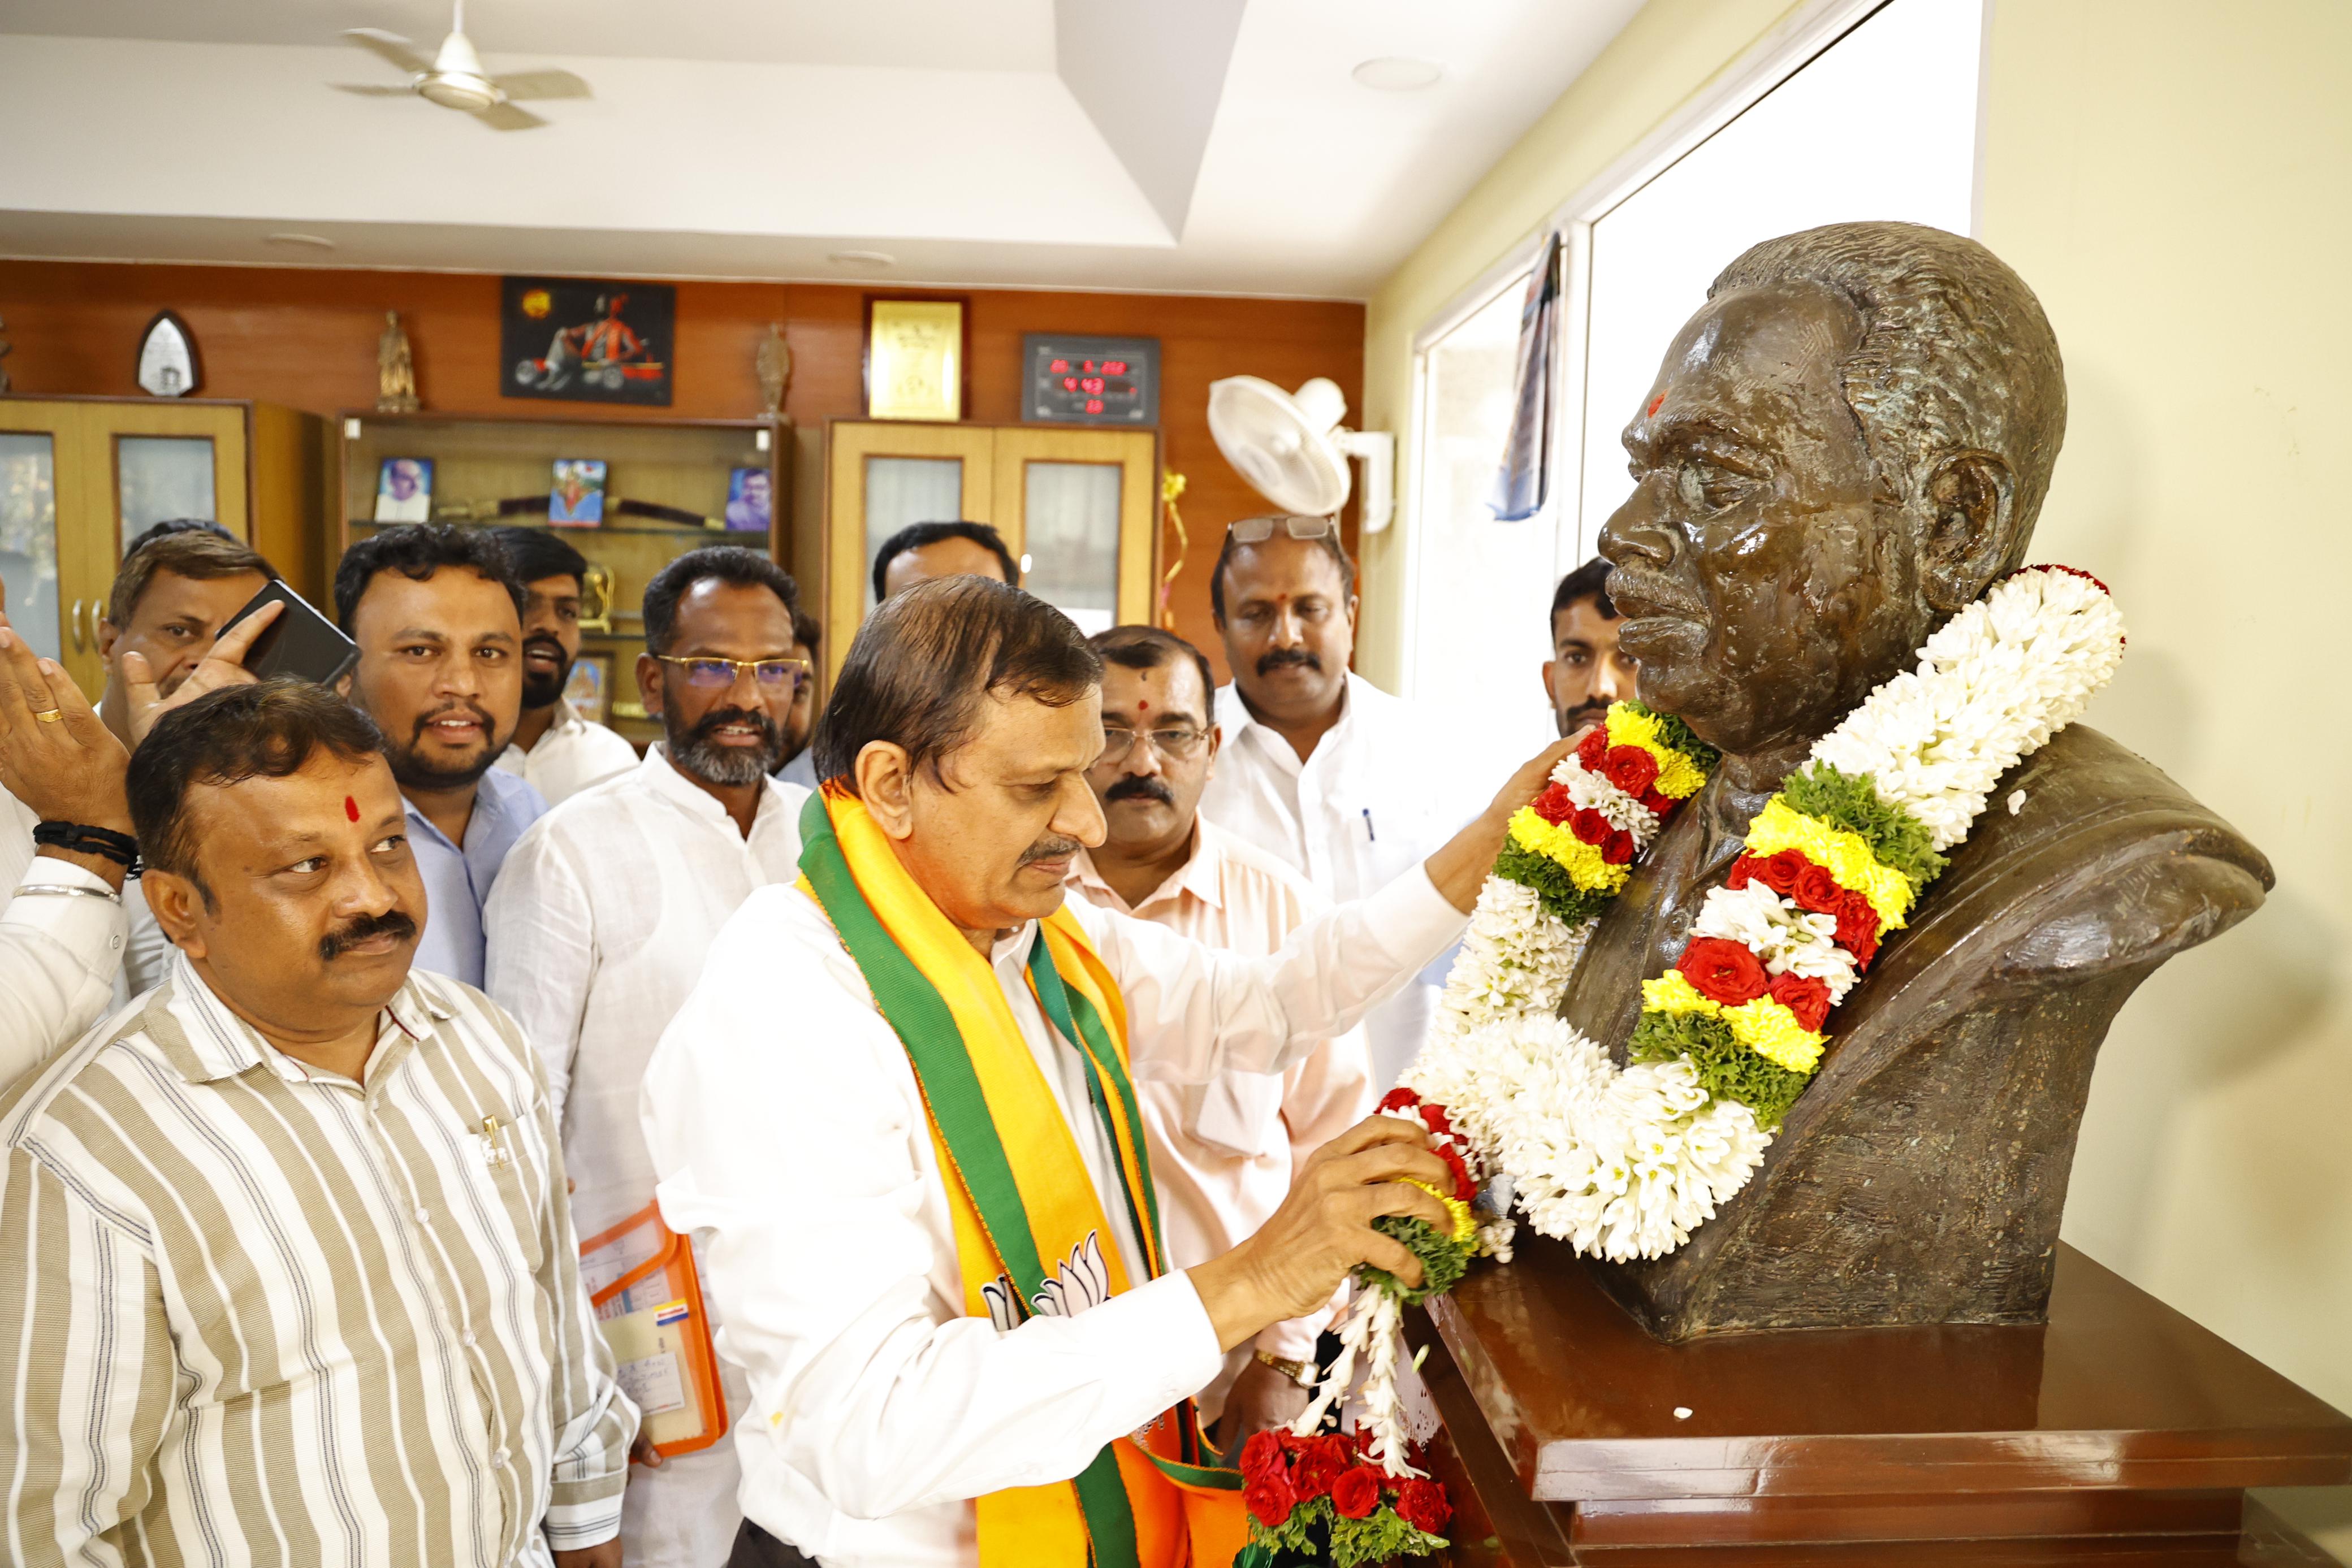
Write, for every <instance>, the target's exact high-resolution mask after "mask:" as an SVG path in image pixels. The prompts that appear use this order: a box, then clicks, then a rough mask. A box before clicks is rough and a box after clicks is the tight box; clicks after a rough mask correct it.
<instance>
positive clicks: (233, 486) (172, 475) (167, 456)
mask: <svg viewBox="0 0 2352 1568" xmlns="http://www.w3.org/2000/svg"><path fill="white" fill-rule="evenodd" d="M326 432H327V426H326V423H325V422H324V421H323V420H320V419H319V418H318V417H317V416H316V415H313V414H306V413H298V412H297V411H295V410H293V409H289V408H280V407H278V406H277V405H275V404H272V403H262V402H230V401H223V400H217V399H204V398H180V399H171V400H166V399H162V398H84V397H59V398H32V397H0V579H5V581H6V584H7V612H8V618H9V622H10V624H12V625H14V626H15V627H16V629H17V630H18V631H19V632H22V633H23V634H24V636H25V638H26V641H27V642H28V643H31V644H32V646H33V647H34V648H35V649H36V650H37V651H38V652H40V653H46V654H47V655H49V656H50V657H52V658H56V659H58V660H59V661H60V662H62V663H63V664H65V666H66V668H67V669H68V671H70V672H71V673H72V674H73V677H74V679H75V681H77V682H78V683H79V685H81V688H82V690H83V691H85V692H89V693H93V694H94V693H96V692H97V691H98V689H99V687H100V685H103V684H104V682H105V671H104V670H103V669H102V668H101V666H100V662H99V656H98V622H99V618H100V615H101V614H102V613H103V612H104V610H105V606H106V598H107V592H108V590H109V589H110V587H111V585H112V584H113V581H114V574H115V570H116V568H117V567H119V566H120V565H121V560H122V551H123V547H124V545H126V544H127V543H128V542H129V541H130V540H131V538H135V537H136V536H137V535H138V534H139V533H140V532H142V530H143V529H145V528H148V527H150V526H151V525H152V524H155V523H158V522H163V521H166V520H168V519H171V518H175V517H203V518H206V519H208V520H210V521H213V522H216V523H218V524H220V525H221V526H222V527H223V528H226V529H228V530H229V532H231V533H233V534H235V535H236V536H237V537H238V538H242V539H244V540H246V541H247V543H248V544H251V545H252V546H253V547H254V548H255V549H258V550H259V551H260V552H261V553H262V554H263V555H265V556H268V558H269V559H270V560H271V561H272V562H274V563H275V564H276V565H277V567H278V570H280V571H282V572H284V573H285V574H286V576H287V577H288V579H289V580H291V581H292V582H293V583H294V584H295V585H296V586H297V587H298V588H299V589H300V590H301V591H303V592H304V593H306V594H315V593H316V592H318V591H320V589H321V588H323V586H324V559H323V558H324V554H325V551H324V543H325V532H326V530H325V528H324V526H323V524H324V486H323V485H322V484H321V477H322V474H323V468H324V461H325V445H324V444H325V439H326Z"/></svg>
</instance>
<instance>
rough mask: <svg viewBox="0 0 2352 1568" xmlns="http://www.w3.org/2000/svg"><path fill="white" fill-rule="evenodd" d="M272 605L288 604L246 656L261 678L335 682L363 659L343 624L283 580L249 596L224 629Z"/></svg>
mask: <svg viewBox="0 0 2352 1568" xmlns="http://www.w3.org/2000/svg"><path fill="white" fill-rule="evenodd" d="M272 603H276V604H283V605H284V606H286V608H285V609H283V610H281V611H279V612H278V619H277V620H276V621H275V622H272V623H271V624H270V625H269V626H268V627H266V628H264V630H263V631H262V633H261V635H260V636H259V637H258V638H257V639H256V640H255V641H254V644H253V647H252V649H251V650H250V651H248V652H247V654H246V655H245V667H246V668H247V669H248V670H250V671H252V672H253V674H254V675H255V676H256V677H257V679H260V680H268V678H269V677H270V676H272V675H294V676H297V677H299V678H300V679H302V680H306V681H314V682H316V683H317V684H319V685H322V686H331V685H334V684H335V683H336V682H337V681H340V680H341V679H342V678H343V677H344V676H345V675H347V674H351V670H352V665H354V664H358V663H359V662H360V648H359V644H358V643H354V642H352V640H351V639H350V638H349V637H346V636H344V635H343V631H342V628H341V627H340V626H338V625H336V624H335V623H334V622H331V621H330V620H328V619H327V618H326V617H325V616H324V615H321V614H320V613H319V612H318V611H316V610H314V609H312V608H311V607H310V601H308V600H306V599H304V598H303V597H302V596H301V595H300V594H299V593H297V592H295V591H293V590H292V589H290V588H289V587H287V586H286V585H285V584H284V583H283V582H273V583H270V584H269V585H268V587H266V588H264V589H263V590H262V591H260V592H258V593H257V594H255V595H254V596H253V597H252V598H251V599H249V600H247V601H246V605H245V608H244V609H242V610H240V611H238V612H236V614H234V615H232V616H230V617H229V618H228V622H227V624H226V625H224V626H223V627H222V628H221V631H222V632H224V633H226V632H227V631H228V629H229V627H230V626H234V625H236V623H237V622H240V621H243V620H244V619H245V618H246V617H247V616H248V615H251V614H253V613H254V612H257V611H258V610H259V609H260V608H261V607H262V606H263V605H265V604H272Z"/></svg>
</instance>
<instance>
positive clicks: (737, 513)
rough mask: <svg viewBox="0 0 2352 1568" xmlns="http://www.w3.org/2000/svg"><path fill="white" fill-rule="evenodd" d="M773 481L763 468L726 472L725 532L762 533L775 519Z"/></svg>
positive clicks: (733, 469) (735, 469) (737, 469)
mask: <svg viewBox="0 0 2352 1568" xmlns="http://www.w3.org/2000/svg"><path fill="white" fill-rule="evenodd" d="M772 486H773V482H772V480H771V479H770V478H769V477H768V471H767V470H766V469H765V468H730V469H729V470H727V531H728V532H729V533H735V534H764V533H766V532H767V531H768V524H769V523H770V522H771V521H772V519H773V518H774V517H775V501H774V497H773V494H772Z"/></svg>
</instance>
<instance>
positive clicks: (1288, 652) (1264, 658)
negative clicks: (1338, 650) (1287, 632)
mask: <svg viewBox="0 0 2352 1568" xmlns="http://www.w3.org/2000/svg"><path fill="white" fill-rule="evenodd" d="M1292 664H1297V666H1299V667H1300V668H1301V669H1307V670H1320V669H1321V668H1322V667H1323V661H1322V660H1320V659H1318V658H1317V657H1316V656H1315V655H1314V654H1312V653H1308V652H1307V650H1306V649H1304V648H1276V650H1275V651H1274V652H1273V653H1265V654H1262V655H1260V656H1259V658H1258V662H1257V673H1258V674H1261V675H1270V674H1274V672H1275V671H1276V670H1279V669H1283V668H1286V667H1287V666H1289V665H1292Z"/></svg>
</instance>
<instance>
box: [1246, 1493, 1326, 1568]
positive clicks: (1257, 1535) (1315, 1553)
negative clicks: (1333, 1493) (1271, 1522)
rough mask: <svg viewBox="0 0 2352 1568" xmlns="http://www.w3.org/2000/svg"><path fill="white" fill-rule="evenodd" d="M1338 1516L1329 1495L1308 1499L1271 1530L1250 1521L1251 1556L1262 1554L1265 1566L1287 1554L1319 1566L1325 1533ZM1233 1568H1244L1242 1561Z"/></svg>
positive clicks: (1276, 1561)
mask: <svg viewBox="0 0 2352 1568" xmlns="http://www.w3.org/2000/svg"><path fill="white" fill-rule="evenodd" d="M1338 1518H1339V1514H1338V1512H1337V1511H1334V1510H1333V1509H1332V1507H1331V1499H1330V1497H1329V1495H1328V1494H1326V1495H1325V1496H1322V1497H1317V1498H1309V1499H1307V1500H1306V1501H1305V1502H1302V1503H1300V1504H1299V1505H1298V1506H1297V1508H1294V1509H1292V1510H1291V1511H1290V1517H1289V1518H1288V1519H1286V1520H1284V1521H1282V1522H1281V1523H1280V1524H1277V1525H1276V1526H1275V1527H1274V1528H1273V1529H1272V1530H1268V1529H1267V1528H1266V1527H1265V1526H1264V1525H1262V1524H1260V1523H1258V1522H1257V1521H1255V1520H1252V1521H1250V1544H1249V1550H1250V1551H1251V1552H1258V1551H1263V1552H1265V1558H1264V1559H1263V1561H1264V1562H1265V1563H1278V1562H1279V1561H1280V1558H1281V1556H1282V1554H1285V1553H1288V1554H1293V1555H1296V1556H1297V1557H1300V1558H1303V1559H1304V1560H1306V1561H1307V1562H1310V1563H1312V1562H1320V1561H1321V1560H1322V1557H1323V1542H1324V1536H1325V1533H1326V1532H1327V1531H1328V1530H1329V1528H1330V1526H1331V1524H1332V1523H1333V1521H1336V1520H1337V1519H1338ZM1234 1568H1244V1564H1243V1562H1242V1559H1241V1558H1240V1557H1235V1558H1234Z"/></svg>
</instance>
